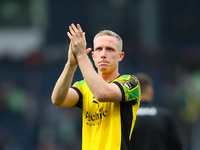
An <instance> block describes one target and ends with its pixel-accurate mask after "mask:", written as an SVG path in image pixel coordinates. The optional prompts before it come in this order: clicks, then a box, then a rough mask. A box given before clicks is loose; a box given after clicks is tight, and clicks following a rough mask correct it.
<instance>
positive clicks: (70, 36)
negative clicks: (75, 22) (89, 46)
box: [67, 32, 73, 40]
mask: <svg viewBox="0 0 200 150" xmlns="http://www.w3.org/2000/svg"><path fill="white" fill-rule="evenodd" d="M67 35H68V37H69V39H70V40H72V39H73V37H72V35H71V34H70V33H69V32H67Z"/></svg>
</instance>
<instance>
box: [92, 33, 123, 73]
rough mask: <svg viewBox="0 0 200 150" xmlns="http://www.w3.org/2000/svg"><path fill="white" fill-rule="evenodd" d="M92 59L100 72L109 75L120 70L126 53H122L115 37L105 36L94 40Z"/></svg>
mask: <svg viewBox="0 0 200 150" xmlns="http://www.w3.org/2000/svg"><path fill="white" fill-rule="evenodd" d="M92 57H93V60H94V63H95V66H96V67H97V68H98V71H101V72H103V73H109V72H112V71H113V70H114V69H116V68H118V64H119V61H121V60H122V59H123V57H124V53H123V52H121V51H120V45H119V42H118V40H117V39H116V38H115V37H113V36H108V35H103V36H99V37H97V38H96V39H95V40H94V51H93V52H92Z"/></svg>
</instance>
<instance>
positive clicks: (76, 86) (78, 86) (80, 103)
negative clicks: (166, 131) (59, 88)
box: [71, 81, 83, 109]
mask: <svg viewBox="0 0 200 150" xmlns="http://www.w3.org/2000/svg"><path fill="white" fill-rule="evenodd" d="M82 83H83V82H82V81H80V82H75V83H74V84H73V85H72V87H71V88H72V89H74V90H75V91H76V92H77V93H78V95H79V100H78V103H77V104H76V105H75V106H76V107H78V108H81V109H82V106H83V99H82V98H83V95H82V92H81V85H82Z"/></svg>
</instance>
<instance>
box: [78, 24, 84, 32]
mask: <svg viewBox="0 0 200 150" xmlns="http://www.w3.org/2000/svg"><path fill="white" fill-rule="evenodd" d="M77 28H78V31H79V32H83V30H82V28H81V26H80V24H77Z"/></svg>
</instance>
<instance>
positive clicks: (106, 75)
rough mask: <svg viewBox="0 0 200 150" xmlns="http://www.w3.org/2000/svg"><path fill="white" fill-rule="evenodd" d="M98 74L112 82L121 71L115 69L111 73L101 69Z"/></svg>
mask: <svg viewBox="0 0 200 150" xmlns="http://www.w3.org/2000/svg"><path fill="white" fill-rule="evenodd" d="M98 74H99V75H100V76H101V77H102V78H103V79H104V80H105V81H106V82H107V83H109V82H111V81H113V80H114V79H116V78H117V77H118V76H119V73H118V71H113V72H109V73H106V72H105V73H104V72H101V71H98Z"/></svg>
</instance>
